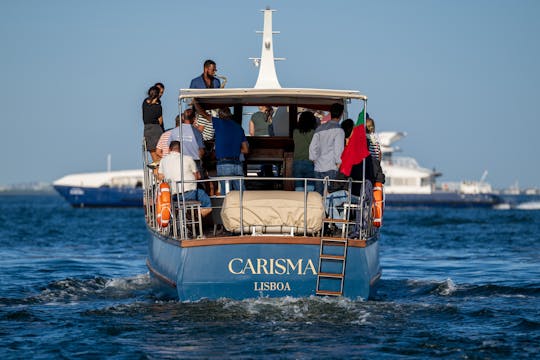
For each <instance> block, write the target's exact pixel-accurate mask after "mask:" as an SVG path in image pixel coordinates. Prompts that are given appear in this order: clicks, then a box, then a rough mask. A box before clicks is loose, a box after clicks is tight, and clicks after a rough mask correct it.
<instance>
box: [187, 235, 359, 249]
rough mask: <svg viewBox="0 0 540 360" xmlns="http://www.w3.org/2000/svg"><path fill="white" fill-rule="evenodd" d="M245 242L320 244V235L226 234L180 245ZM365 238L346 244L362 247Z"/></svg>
mask: <svg viewBox="0 0 540 360" xmlns="http://www.w3.org/2000/svg"><path fill="white" fill-rule="evenodd" d="M246 244H259V245H261V244H288V245H317V246H318V245H320V244H321V238H320V237H304V236H228V237H216V238H209V239H193V240H182V241H181V242H180V246H181V247H183V248H190V247H201V246H216V245H246ZM366 245H367V241H366V240H351V239H349V243H348V246H352V247H359V248H364V247H366Z"/></svg>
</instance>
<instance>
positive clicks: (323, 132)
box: [309, 103, 345, 195]
mask: <svg viewBox="0 0 540 360" xmlns="http://www.w3.org/2000/svg"><path fill="white" fill-rule="evenodd" d="M343 109H344V107H343V105H342V104H338V103H334V104H332V105H331V106H330V120H329V121H327V122H325V123H323V124H321V126H319V127H318V128H317V129H316V130H315V134H314V135H313V139H312V140H311V143H310V144H309V159H310V160H311V161H313V162H314V164H315V178H317V179H324V178H325V177H328V178H329V179H330V180H332V179H335V178H336V176H337V172H338V169H339V165H340V164H341V153H342V152H343V148H344V146H345V132H344V131H343V129H342V128H341V127H340V126H339V120H340V119H341V116H342V115H343ZM323 190H324V183H323V182H322V181H317V182H315V191H317V192H318V193H319V194H321V195H323Z"/></svg>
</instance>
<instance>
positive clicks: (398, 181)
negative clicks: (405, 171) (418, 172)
mask: <svg viewBox="0 0 540 360" xmlns="http://www.w3.org/2000/svg"><path fill="white" fill-rule="evenodd" d="M390 185H392V186H415V185H416V178H404V177H397V178H396V177H393V178H390Z"/></svg>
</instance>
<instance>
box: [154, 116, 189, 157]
mask: <svg viewBox="0 0 540 360" xmlns="http://www.w3.org/2000/svg"><path fill="white" fill-rule="evenodd" d="M182 116H184V115H183V114H182ZM174 122H175V127H179V126H180V116H179V115H176V118H175V119H174ZM172 130H173V129H169V130H167V131H165V132H164V133H163V134H161V136H160V138H159V141H158V143H157V145H156V153H157V154H158V155H159V158H160V159H162V158H164V157H165V155H167V154H168V153H169V138H170V137H171V132H172Z"/></svg>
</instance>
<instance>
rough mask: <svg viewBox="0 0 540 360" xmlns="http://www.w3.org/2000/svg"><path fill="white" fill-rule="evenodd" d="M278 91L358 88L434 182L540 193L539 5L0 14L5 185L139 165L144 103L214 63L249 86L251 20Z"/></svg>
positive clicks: (97, 7)
mask: <svg viewBox="0 0 540 360" xmlns="http://www.w3.org/2000/svg"><path fill="white" fill-rule="evenodd" d="M267 5H269V6H270V7H271V8H274V9H277V10H278V11H277V12H276V13H274V30H279V31H281V34H280V35H276V37H275V39H274V42H275V55H276V56H279V57H286V58H287V61H285V62H279V63H277V72H278V76H279V79H280V82H281V85H282V86H284V87H318V88H330V89H356V90H360V91H362V92H363V93H365V94H366V95H368V97H369V102H368V111H369V113H370V114H371V116H372V117H374V118H375V120H376V121H377V130H379V131H383V130H396V131H406V132H407V133H408V136H407V137H406V138H405V139H403V140H401V141H400V143H399V145H400V146H401V148H402V149H403V153H404V155H405V154H406V155H411V156H414V157H415V158H417V159H418V161H419V163H420V164H421V165H423V166H425V167H428V168H432V167H435V168H436V169H437V170H439V171H441V172H443V174H444V175H443V178H442V179H441V180H442V181H445V180H462V179H478V178H479V177H480V176H481V175H482V172H483V171H484V170H488V171H489V176H488V180H489V181H490V182H491V183H492V185H494V187H498V188H502V187H507V186H509V185H511V184H512V183H514V182H515V181H516V180H518V181H519V185H520V186H521V187H532V186H534V187H540V160H538V157H539V155H540V148H539V145H538V137H539V135H540V116H539V115H538V114H539V113H540V110H539V109H540V105H539V99H540V40H539V34H540V20H539V19H540V1H536V0H519V1H502V0H474V1H469V0H457V1H436V0H433V1H369V2H368V1H332V2H330V1H314V0H309V1H264V2H263V1H206V0H198V1H178V0H174V1H173V0H171V1H166V0H163V1H155V2H154V1H138V0H129V1H127V0H126V1H111V0H92V1H72V0H65V1H60V0H48V1H42V0H21V1H7V0H4V1H2V6H1V8H2V10H1V12H0V29H1V31H0V43H1V46H0V51H1V56H0V80H1V84H2V87H1V89H0V104H1V108H2V111H1V115H0V116H1V121H0V151H1V152H2V153H3V154H4V158H5V159H6V160H7V163H4V166H3V169H2V170H1V171H0V185H2V184H3V185H7V184H14V183H19V182H30V181H46V182H50V181H53V180H54V179H56V178H59V177H61V176H63V175H65V174H69V173H73V172H85V171H100V170H105V169H106V158H107V154H112V165H113V169H130V168H137V167H139V166H140V165H141V152H140V143H141V138H142V128H143V126H142V120H141V110H140V106H141V102H142V100H143V99H144V97H145V92H146V90H147V89H148V87H149V86H151V85H152V84H154V83H155V82H157V81H160V82H163V83H164V84H165V86H166V93H165V95H164V97H163V99H162V102H163V105H164V117H165V122H166V126H167V127H169V126H172V124H173V119H174V116H175V115H176V111H177V100H176V97H177V94H178V91H177V90H178V89H180V88H185V87H188V85H189V81H190V80H191V79H192V78H193V77H195V76H197V75H199V74H200V73H201V71H202V62H203V61H204V60H205V59H207V58H212V59H214V60H215V61H216V62H217V63H218V69H219V72H220V73H222V74H224V75H227V76H228V77H229V82H228V84H227V87H251V86H253V85H254V84H255V80H256V77H257V69H256V68H255V67H254V66H253V65H252V63H251V62H250V61H249V60H248V57H254V56H259V55H260V35H256V34H255V32H254V31H255V30H262V20H263V17H262V13H261V12H259V10H260V9H263V8H264V7H266V6H267Z"/></svg>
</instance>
